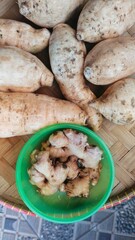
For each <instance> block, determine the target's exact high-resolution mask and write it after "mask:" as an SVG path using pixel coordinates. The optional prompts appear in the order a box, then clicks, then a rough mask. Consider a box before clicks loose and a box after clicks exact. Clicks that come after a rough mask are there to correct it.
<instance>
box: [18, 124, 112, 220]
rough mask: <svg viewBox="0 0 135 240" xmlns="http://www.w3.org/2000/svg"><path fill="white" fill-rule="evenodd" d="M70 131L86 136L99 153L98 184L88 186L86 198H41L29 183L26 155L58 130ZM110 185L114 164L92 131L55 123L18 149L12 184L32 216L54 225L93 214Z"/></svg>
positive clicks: (103, 201)
mask: <svg viewBox="0 0 135 240" xmlns="http://www.w3.org/2000/svg"><path fill="white" fill-rule="evenodd" d="M67 128H70V129H74V130H77V131H79V132H82V133H84V134H86V135H87V136H88V141H89V143H90V144H96V145H97V146H99V147H100V148H101V149H102V150H103V160H102V166H103V167H102V171H101V176H100V180H99V182H98V184H97V185H96V186H95V187H91V189H90V196H89V197H88V198H87V199H85V198H69V197H67V196H66V194H65V193H60V192H57V193H56V194H54V195H52V196H42V195H41V194H40V193H38V192H37V188H36V187H35V186H33V185H32V184H31V183H30V182H29V176H28V173H27V170H28V169H29V168H30V167H31V163H30V154H31V152H32V151H33V150H34V149H35V148H40V147H41V143H42V142H44V141H46V140H47V139H48V138H49V136H50V135H51V134H52V133H53V132H55V131H58V130H62V129H67ZM113 183H114V163H113V159H112V156H111V153H110V151H109V149H108V147H107V146H106V144H105V143H104V142H103V140H102V139H101V138H100V137H99V136H98V135H97V134H95V133H94V132H93V131H91V130H89V129H88V128H86V127H82V126H80V125H77V124H68V123H64V124H56V125H52V126H49V127H46V128H44V129H42V130H40V131H39V132H37V133H36V134H35V135H33V136H32V137H31V138H30V139H29V140H28V142H27V143H26V144H25V145H24V147H23V148H22V150H21V152H20V154H19V157H18V161H17V165H16V185H17V189H18V192H19V194H20V196H21V198H22V200H23V201H24V203H25V204H26V205H27V207H28V208H29V209H30V210H31V211H32V212H34V213H35V214H36V215H38V216H40V217H42V218H44V219H46V220H49V221H52V222H56V223H73V222H78V221H81V220H83V219H85V218H87V217H90V216H91V215H93V214H94V213H96V212H97V211H98V210H99V209H100V208H101V207H102V206H103V205H104V204H105V202H106V201H107V199H108V197H109V195H110V193H111V191H112V187H113Z"/></svg>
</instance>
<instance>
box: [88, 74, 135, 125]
mask: <svg viewBox="0 0 135 240" xmlns="http://www.w3.org/2000/svg"><path fill="white" fill-rule="evenodd" d="M90 105H91V106H92V107H94V108H95V109H96V110H98V111H99V112H100V113H101V114H103V115H104V117H105V118H107V119H109V120H110V121H112V122H113V123H116V124H121V125H125V124H129V123H132V122H134V121H135V79H132V78H126V79H123V80H120V81H118V82H117V83H114V84H113V85H112V86H110V87H109V88H108V89H107V90H106V91H105V93H104V94H103V96H101V97H100V98H99V99H97V100H96V101H95V102H94V103H91V104H90Z"/></svg>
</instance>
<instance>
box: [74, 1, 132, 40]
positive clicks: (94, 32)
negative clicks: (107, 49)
mask: <svg viewBox="0 0 135 240" xmlns="http://www.w3.org/2000/svg"><path fill="white" fill-rule="evenodd" d="M134 23H135V1H134V0H128V1H127V0H115V1H111V0H89V1H88V3H87V4H86V5H85V7H84V8H83V10H82V12H81V14H80V17H79V20H78V27H77V38H78V40H84V41H86V42H98V41H100V40H103V39H107V38H113V37H117V36H119V35H121V34H123V33H124V32H125V31H126V30H127V29H129V28H130V27H131V26H132V25H133V24H134Z"/></svg>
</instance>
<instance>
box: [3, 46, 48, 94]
mask: <svg viewBox="0 0 135 240" xmlns="http://www.w3.org/2000/svg"><path fill="white" fill-rule="evenodd" d="M52 83H53V74H52V73H51V72H50V71H49V70H48V69H47V68H46V66H45V65H44V64H43V63H42V62H41V61H40V60H39V59H38V58H37V57H36V56H34V55H32V54H31V53H28V52H26V51H24V50H22V49H19V48H16V47H0V91H14V92H34V91H36V90H37V89H38V88H40V87H41V86H51V85H52Z"/></svg>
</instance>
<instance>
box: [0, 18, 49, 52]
mask: <svg viewBox="0 0 135 240" xmlns="http://www.w3.org/2000/svg"><path fill="white" fill-rule="evenodd" d="M49 38H50V32H49V31H48V30H47V29H46V28H42V29H34V28H33V27H31V26H30V25H28V24H26V23H23V22H18V21H15V20H9V19H0V45H6V46H14V47H19V48H21V49H23V50H25V51H27V52H31V53H37V52H40V51H42V50H43V49H44V48H45V47H47V46H48V42H49Z"/></svg>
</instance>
